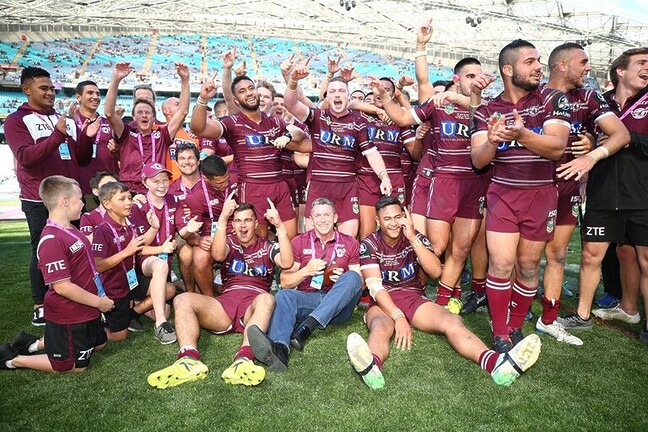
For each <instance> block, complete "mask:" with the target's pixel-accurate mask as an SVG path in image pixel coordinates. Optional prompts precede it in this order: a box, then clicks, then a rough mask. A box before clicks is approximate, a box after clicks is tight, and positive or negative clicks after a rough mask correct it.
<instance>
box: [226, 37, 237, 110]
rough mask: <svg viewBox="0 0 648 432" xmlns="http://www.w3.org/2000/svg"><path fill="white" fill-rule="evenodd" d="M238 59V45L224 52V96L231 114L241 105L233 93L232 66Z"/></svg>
mask: <svg viewBox="0 0 648 432" xmlns="http://www.w3.org/2000/svg"><path fill="white" fill-rule="evenodd" d="M235 61H236V47H235V46H233V47H232V49H230V50H229V51H226V52H224V53H223V98H224V99H225V103H226V104H227V111H228V112H229V113H230V114H235V113H237V112H239V107H238V106H236V104H235V103H234V95H233V94H232V68H233V67H234V62H235Z"/></svg>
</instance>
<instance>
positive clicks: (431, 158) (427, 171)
mask: <svg viewBox="0 0 648 432" xmlns="http://www.w3.org/2000/svg"><path fill="white" fill-rule="evenodd" d="M414 134H415V135H416V132H415V133H414ZM422 154H423V156H421V161H420V163H419V166H418V168H417V169H416V175H417V176H420V175H421V176H423V177H427V178H429V179H431V178H433V177H434V163H435V161H436V157H437V153H436V144H435V142H434V135H433V134H432V133H431V132H428V133H427V134H425V136H424V137H423V152H422Z"/></svg>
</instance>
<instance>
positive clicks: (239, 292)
mask: <svg viewBox="0 0 648 432" xmlns="http://www.w3.org/2000/svg"><path fill="white" fill-rule="evenodd" d="M259 294H261V293H260V292H259V291H256V290H250V289H232V290H228V291H225V292H224V293H223V294H221V295H219V296H218V297H216V301H218V302H219V303H220V304H221V306H222V307H223V310H225V313H226V314H227V316H228V317H230V318H231V319H232V322H231V324H230V326H229V328H228V329H226V330H223V331H218V332H216V331H213V332H212V333H214V334H225V333H243V330H245V324H243V318H245V312H247V310H248V308H249V307H250V305H251V304H252V302H253V301H254V299H255V298H256V297H257V296H258V295H259Z"/></svg>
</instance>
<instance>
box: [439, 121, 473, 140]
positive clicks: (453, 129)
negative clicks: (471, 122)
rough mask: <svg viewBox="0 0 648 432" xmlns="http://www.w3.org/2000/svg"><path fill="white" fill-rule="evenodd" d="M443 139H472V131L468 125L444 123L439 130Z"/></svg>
mask: <svg viewBox="0 0 648 432" xmlns="http://www.w3.org/2000/svg"><path fill="white" fill-rule="evenodd" d="M439 132H440V133H441V136H442V137H447V138H455V137H457V136H460V137H463V138H470V130H469V128H468V125H466V124H463V123H457V122H450V121H442V122H441V128H440V130H439Z"/></svg>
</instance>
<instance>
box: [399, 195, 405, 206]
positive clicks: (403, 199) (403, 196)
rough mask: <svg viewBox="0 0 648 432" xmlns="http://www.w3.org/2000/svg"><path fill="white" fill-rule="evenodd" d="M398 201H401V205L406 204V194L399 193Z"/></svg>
mask: <svg viewBox="0 0 648 432" xmlns="http://www.w3.org/2000/svg"><path fill="white" fill-rule="evenodd" d="M398 201H400V203H401V204H403V203H404V202H405V194H403V193H399V194H398Z"/></svg>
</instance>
